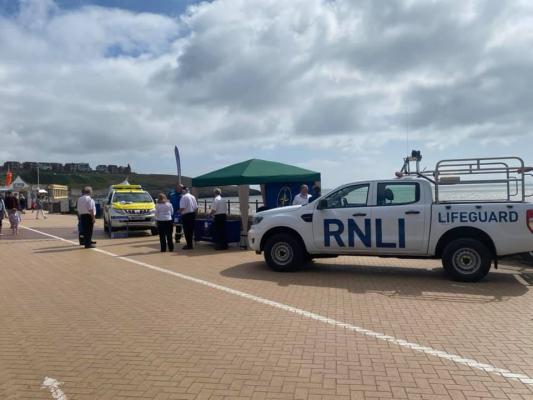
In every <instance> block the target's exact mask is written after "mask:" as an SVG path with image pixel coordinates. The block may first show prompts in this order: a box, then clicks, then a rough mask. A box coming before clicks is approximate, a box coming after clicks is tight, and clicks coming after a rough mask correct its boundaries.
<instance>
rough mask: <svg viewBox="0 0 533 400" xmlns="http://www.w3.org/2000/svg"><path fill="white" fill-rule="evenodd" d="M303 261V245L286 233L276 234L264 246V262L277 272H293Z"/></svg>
mask: <svg viewBox="0 0 533 400" xmlns="http://www.w3.org/2000/svg"><path fill="white" fill-rule="evenodd" d="M304 260H305V249H304V246H303V244H302V243H301V242H300V240H298V239H297V238H295V237H294V236H293V235H290V234H288V233H278V234H275V235H273V236H272V237H270V238H269V239H268V240H267V242H266V244H265V261H266V263H267V264H268V266H269V267H270V268H272V269H273V270H274V271H278V272H290V271H295V270H296V269H297V268H298V267H300V266H302V264H303V263H304Z"/></svg>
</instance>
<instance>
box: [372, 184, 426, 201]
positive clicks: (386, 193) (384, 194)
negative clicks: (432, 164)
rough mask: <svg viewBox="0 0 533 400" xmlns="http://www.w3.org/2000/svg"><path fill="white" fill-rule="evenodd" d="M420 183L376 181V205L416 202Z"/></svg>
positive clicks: (418, 198) (418, 197)
mask: <svg viewBox="0 0 533 400" xmlns="http://www.w3.org/2000/svg"><path fill="white" fill-rule="evenodd" d="M419 200H420V185H419V184H418V183H415V182H395V183H378V206H398V205H402V204H412V203H417V202H418V201H419Z"/></svg>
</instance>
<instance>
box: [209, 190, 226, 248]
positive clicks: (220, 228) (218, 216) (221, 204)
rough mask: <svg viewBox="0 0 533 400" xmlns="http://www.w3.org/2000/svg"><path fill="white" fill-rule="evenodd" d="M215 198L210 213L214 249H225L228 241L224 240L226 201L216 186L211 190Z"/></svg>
mask: <svg viewBox="0 0 533 400" xmlns="http://www.w3.org/2000/svg"><path fill="white" fill-rule="evenodd" d="M213 194H214V195H215V198H214V199H213V203H212V204H211V213H210V215H211V216H212V217H214V224H213V228H214V229H213V236H214V238H213V239H214V240H215V250H227V249H228V242H227V240H226V219H227V215H226V210H227V207H226V202H225V201H224V200H222V196H221V194H222V191H221V190H220V189H218V188H216V189H215V190H213Z"/></svg>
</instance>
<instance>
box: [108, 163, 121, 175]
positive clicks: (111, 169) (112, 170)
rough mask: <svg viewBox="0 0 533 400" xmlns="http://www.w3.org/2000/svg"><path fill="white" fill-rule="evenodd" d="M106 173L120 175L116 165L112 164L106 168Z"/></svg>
mask: <svg viewBox="0 0 533 400" xmlns="http://www.w3.org/2000/svg"><path fill="white" fill-rule="evenodd" d="M107 171H108V172H109V173H110V174H118V173H120V171H119V169H118V165H114V164H109V165H108V166H107Z"/></svg>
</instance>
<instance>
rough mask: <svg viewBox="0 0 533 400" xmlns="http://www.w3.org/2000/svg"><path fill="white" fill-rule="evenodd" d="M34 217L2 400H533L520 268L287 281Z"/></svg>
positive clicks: (321, 264) (0, 369) (350, 268)
mask: <svg viewBox="0 0 533 400" xmlns="http://www.w3.org/2000/svg"><path fill="white" fill-rule="evenodd" d="M25 217H26V218H25V219H24V220H23V224H24V226H25V227H26V228H25V229H22V230H21V234H20V235H19V236H18V237H16V238H14V237H12V236H11V234H10V232H9V231H8V230H7V229H5V230H4V234H5V235H4V236H2V237H0V399H1V400H5V399H61V400H66V399H69V400H76V399H160V400H163V399H250V398H251V399H427V400H437V399H459V400H460V399H472V400H474V399H475V400H481V399H533V291H532V290H531V289H532V288H531V287H530V286H529V285H528V283H527V280H528V279H529V276H528V275H527V272H528V271H527V270H522V269H521V268H520V267H519V266H512V265H507V264H505V263H504V264H503V265H501V266H500V269H499V270H497V271H494V270H492V271H491V273H490V274H489V275H488V277H487V279H485V280H484V281H482V282H479V283H475V284H466V283H458V282H451V281H449V280H448V278H447V277H446V276H445V275H444V273H443V271H442V268H441V267H440V262H437V261H425V260H396V259H379V258H368V257H340V258H338V259H331V260H318V261H316V262H314V263H312V264H311V265H310V266H309V267H308V268H307V269H305V270H303V271H300V272H297V273H286V274H283V273H275V272H273V271H271V270H269V269H268V268H267V267H266V265H265V264H264V263H263V259H262V257H260V256H257V255H255V254H254V253H253V252H250V251H242V250H240V249H237V248H235V249H232V250H230V251H228V252H215V251H214V250H212V249H211V248H210V247H209V246H207V245H203V244H200V245H199V246H198V248H197V249H196V250H194V251H192V252H181V251H177V252H176V253H160V252H159V242H158V239H157V238H155V237H152V236H149V235H136V236H135V237H130V238H123V239H113V240H111V239H108V238H106V237H105V236H104V235H103V232H102V227H101V221H99V222H98V226H97V233H96V237H95V239H96V240H97V241H98V244H97V246H98V248H97V249H95V250H86V249H82V248H80V247H79V246H78V245H77V244H76V241H77V234H76V233H75V231H74V230H75V224H76V223H75V218H74V217H72V216H54V215H53V216H50V218H49V219H47V220H45V221H43V220H38V221H36V220H34V219H30V218H31V217H32V215H31V214H27V215H26V216H25ZM30 229H31V230H30ZM180 247H181V246H179V247H178V249H179V248H180ZM529 272H530V273H531V272H533V270H530V271H529Z"/></svg>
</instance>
